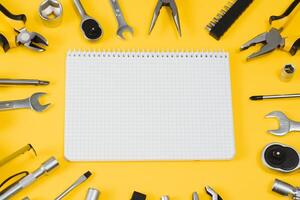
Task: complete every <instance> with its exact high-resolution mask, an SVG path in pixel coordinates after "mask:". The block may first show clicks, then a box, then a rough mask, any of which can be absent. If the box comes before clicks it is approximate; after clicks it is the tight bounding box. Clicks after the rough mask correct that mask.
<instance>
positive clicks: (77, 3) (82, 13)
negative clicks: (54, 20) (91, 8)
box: [73, 0, 88, 18]
mask: <svg viewBox="0 0 300 200" xmlns="http://www.w3.org/2000/svg"><path fill="white" fill-rule="evenodd" d="M73 2H74V5H75V7H76V8H77V10H78V13H79V14H80V16H81V17H82V18H86V17H87V16H88V15H87V13H86V11H85V9H84V7H83V5H82V3H81V2H80V0H73Z"/></svg>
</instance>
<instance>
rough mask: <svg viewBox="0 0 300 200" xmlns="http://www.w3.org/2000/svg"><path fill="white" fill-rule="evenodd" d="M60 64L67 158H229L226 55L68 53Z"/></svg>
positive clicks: (231, 141)
mask: <svg viewBox="0 0 300 200" xmlns="http://www.w3.org/2000/svg"><path fill="white" fill-rule="evenodd" d="M66 63H67V68H66V110H65V157H66V159H68V160H71V161H145V160H227V159H232V158H233V156H234V154H235V145H234V131H233V115H232V101H231V81H230V65H229V56H228V54H227V53H224V52H216V53H214V52H211V53H208V52H184V53H181V52H136V53H133V52H79V51H70V52H69V53H68V55H67V60H66Z"/></svg>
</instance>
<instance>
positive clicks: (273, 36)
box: [241, 0, 300, 60]
mask: <svg viewBox="0 0 300 200" xmlns="http://www.w3.org/2000/svg"><path fill="white" fill-rule="evenodd" d="M298 3H300V0H294V2H293V3H292V4H291V5H290V6H289V8H288V9H287V10H286V11H285V12H284V13H283V14H282V15H280V16H271V17H270V19H269V23H270V24H272V22H273V21H275V20H279V19H282V18H285V17H287V16H288V15H289V14H291V12H292V11H293V10H294V9H295V7H296V6H297V5H298ZM283 29H284V28H283V26H282V27H281V28H274V27H271V29H270V30H269V31H268V32H265V33H262V34H259V35H258V36H256V37H254V38H253V39H251V40H250V41H248V42H247V43H245V44H244V45H242V46H241V51H243V50H246V49H248V48H249V47H251V46H255V45H256V44H260V43H262V44H263V46H262V47H261V49H260V50H259V51H258V52H255V53H253V54H251V55H250V56H248V58H247V60H250V59H252V58H255V57H258V56H261V55H264V54H267V53H269V52H272V51H274V50H275V49H278V48H279V49H283V50H287V51H289V52H290V54H291V55H295V54H296V53H297V51H298V49H300V38H297V39H295V38H294V39H293V38H287V37H284V36H282V31H283Z"/></svg>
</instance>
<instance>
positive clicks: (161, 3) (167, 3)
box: [149, 0, 181, 36]
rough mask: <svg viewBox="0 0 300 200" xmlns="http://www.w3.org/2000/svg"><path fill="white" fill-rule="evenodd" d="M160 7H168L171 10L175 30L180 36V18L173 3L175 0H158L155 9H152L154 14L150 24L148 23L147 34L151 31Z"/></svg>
mask: <svg viewBox="0 0 300 200" xmlns="http://www.w3.org/2000/svg"><path fill="white" fill-rule="evenodd" d="M162 7H169V8H170V9H171V11H172V16H173V20H174V22H175V25H176V28H177V31H178V33H179V35H180V36H181V26H180V20H179V13H178V9H177V5H176V3H175V0H158V2H157V4H156V7H155V10H154V14H153V18H152V21H151V25H150V30H149V34H150V33H151V32H152V30H153V28H154V26H155V24H156V21H157V18H158V16H159V13H160V10H161V8H162Z"/></svg>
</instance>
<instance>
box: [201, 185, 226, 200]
mask: <svg viewBox="0 0 300 200" xmlns="http://www.w3.org/2000/svg"><path fill="white" fill-rule="evenodd" d="M205 191H206V193H207V194H208V195H209V196H211V199H212V200H223V198H222V197H221V196H220V195H219V194H218V193H217V192H215V191H214V190H213V189H212V188H211V187H209V186H206V187H205Z"/></svg>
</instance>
